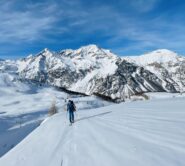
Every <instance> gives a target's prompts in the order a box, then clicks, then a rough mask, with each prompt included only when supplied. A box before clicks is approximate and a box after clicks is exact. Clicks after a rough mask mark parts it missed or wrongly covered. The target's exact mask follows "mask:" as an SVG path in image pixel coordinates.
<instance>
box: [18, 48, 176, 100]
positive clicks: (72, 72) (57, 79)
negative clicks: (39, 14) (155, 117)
mask: <svg viewBox="0 0 185 166" xmlns="http://www.w3.org/2000/svg"><path fill="white" fill-rule="evenodd" d="M165 60H166V58H165ZM130 61H131V60H130ZM17 66H18V74H19V77H20V78H21V80H31V81H32V82H35V83H39V84H49V85H52V86H57V87H61V88H65V89H67V90H70V91H74V92H79V93H83V94H87V95H92V94H96V95H99V96H102V97H105V98H110V99H111V100H115V101H124V100H125V99H127V98H130V97H131V96H133V95H140V94H142V93H144V92H163V91H166V92H177V91H178V90H179V87H178V84H177V83H176V81H174V80H173V78H171V77H170V78H169V79H167V78H164V77H161V75H160V74H157V73H155V72H152V71H151V72H149V71H148V70H146V68H145V67H142V66H139V65H136V63H132V62H129V60H124V59H121V58H119V57H118V56H116V55H114V54H113V53H111V52H110V51H108V50H105V49H102V48H99V47H97V46H96V45H89V46H85V47H81V48H79V49H77V50H63V51H60V52H59V53H56V52H51V51H49V50H48V49H45V50H43V51H42V52H40V53H39V54H37V55H35V56H29V57H27V58H24V59H22V60H19V61H17ZM154 73H155V74H154Z"/></svg>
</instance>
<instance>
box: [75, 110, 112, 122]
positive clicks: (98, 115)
mask: <svg viewBox="0 0 185 166" xmlns="http://www.w3.org/2000/svg"><path fill="white" fill-rule="evenodd" d="M111 112H112V111H108V112H104V113H101V114H95V115H91V116H85V117H82V118H79V119H76V120H75V121H76V122H78V121H81V120H86V119H90V118H94V117H100V116H104V115H106V114H110V113H111Z"/></svg>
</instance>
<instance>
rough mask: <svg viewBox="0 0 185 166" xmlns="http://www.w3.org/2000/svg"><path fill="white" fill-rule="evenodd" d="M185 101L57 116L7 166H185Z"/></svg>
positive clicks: (1, 162) (0, 161)
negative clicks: (72, 117) (69, 117)
mask: <svg viewBox="0 0 185 166" xmlns="http://www.w3.org/2000/svg"><path fill="white" fill-rule="evenodd" d="M184 107H185V103H184V98H173V99H165V100H152V101H147V102H134V103H133V102H132V103H122V104H119V105H113V106H108V107H104V108H99V109H94V110H85V111H79V112H78V113H77V114H78V115H77V119H76V122H75V124H74V125H73V126H69V124H68V122H66V120H65V119H66V117H65V114H63V113H60V114H57V115H55V116H53V117H51V118H50V119H48V120H47V121H45V122H44V123H43V124H42V125H41V126H40V127H38V128H37V129H36V130H35V131H34V132H32V133H31V134H30V135H29V136H28V137H27V138H26V139H24V140H23V141H22V142H21V143H20V144H18V145H17V146H16V147H15V148H14V149H12V150H11V151H10V152H8V153H7V154H6V155H5V156H3V157H2V158H1V159H0V165H3V166H15V165H19V166H25V163H26V165H27V166H33V165H34V166H40V165H45V166H51V165H52V166H58V165H63V166H74V165H76V166H81V165H88V166H100V165H107V166H115V165H116V166H122V165H130V166H135V165H137V166H146V165H147V166H149V165H150V166H156V165H158V166H164V165H165V166H166V165H168V166H177V165H178V166H184V156H185V142H184V138H185V132H184V125H185V122H184V118H185V111H184Z"/></svg>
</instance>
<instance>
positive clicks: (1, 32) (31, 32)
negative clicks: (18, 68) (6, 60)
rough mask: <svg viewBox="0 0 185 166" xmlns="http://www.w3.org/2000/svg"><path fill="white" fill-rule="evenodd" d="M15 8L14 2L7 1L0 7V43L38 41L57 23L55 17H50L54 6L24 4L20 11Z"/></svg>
mask: <svg viewBox="0 0 185 166" xmlns="http://www.w3.org/2000/svg"><path fill="white" fill-rule="evenodd" d="M15 7H16V3H15V1H12V2H10V1H7V2H4V3H3V4H2V5H1V6H0V22H1V26H0V42H11V41H13V42H16V41H15V40H25V41H32V40H35V39H39V38H40V37H42V35H43V33H44V32H45V31H47V30H49V29H51V28H52V24H53V23H54V22H56V21H57V20H56V17H54V16H53V15H50V13H51V12H53V11H54V10H55V8H56V6H55V5H53V6H52V5H51V6H48V5H47V4H41V3H36V4H29V5H27V4H26V5H25V6H24V8H22V9H21V10H18V9H16V8H15Z"/></svg>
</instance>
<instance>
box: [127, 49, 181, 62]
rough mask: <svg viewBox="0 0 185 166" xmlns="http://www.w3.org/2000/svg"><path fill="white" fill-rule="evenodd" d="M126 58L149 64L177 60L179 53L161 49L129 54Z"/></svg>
mask: <svg viewBox="0 0 185 166" xmlns="http://www.w3.org/2000/svg"><path fill="white" fill-rule="evenodd" d="M124 58H125V57H124ZM126 59H127V60H130V59H131V60H133V61H134V62H136V63H137V64H140V65H147V64H151V63H155V62H157V63H168V62H177V61H178V59H179V55H178V54H177V53H175V52H173V51H170V50H167V49H159V50H155V51H152V52H150V53H147V54H144V55H140V56H129V57H126Z"/></svg>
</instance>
